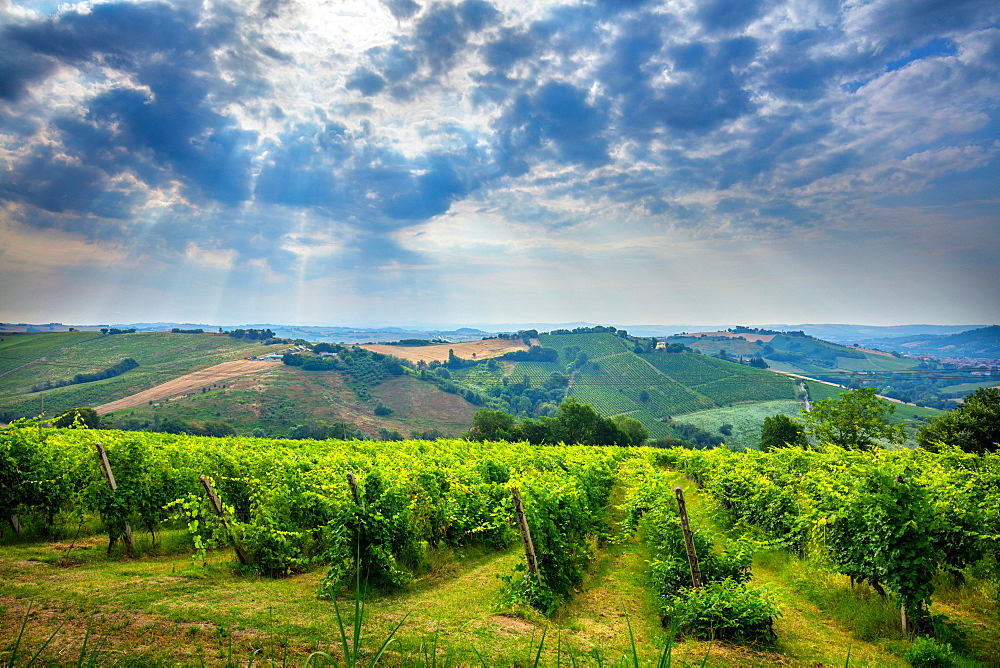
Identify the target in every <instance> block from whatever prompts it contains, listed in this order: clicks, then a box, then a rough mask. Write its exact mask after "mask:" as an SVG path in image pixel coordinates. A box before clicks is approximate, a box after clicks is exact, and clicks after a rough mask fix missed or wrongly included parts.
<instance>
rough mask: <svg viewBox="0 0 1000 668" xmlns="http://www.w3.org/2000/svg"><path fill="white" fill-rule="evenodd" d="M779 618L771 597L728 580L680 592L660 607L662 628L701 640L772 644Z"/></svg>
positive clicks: (754, 588)
mask: <svg viewBox="0 0 1000 668" xmlns="http://www.w3.org/2000/svg"><path fill="white" fill-rule="evenodd" d="M780 616H781V611H780V610H779V608H778V605H777V603H776V601H775V597H774V594H772V593H770V592H768V591H767V590H766V589H764V588H757V587H747V586H746V585H744V584H742V583H740V582H737V581H735V580H732V579H729V578H727V579H724V580H717V581H715V582H709V583H708V584H706V585H705V586H704V587H698V588H694V587H690V588H687V589H683V590H681V591H679V592H678V593H676V594H673V595H672V596H670V598H669V599H668V600H667V603H666V604H665V605H664V606H663V617H664V621H663V623H664V625H665V626H670V625H672V624H676V625H677V628H678V630H679V631H680V632H681V633H683V634H689V635H692V636H694V637H695V638H701V639H704V640H735V641H744V642H752V641H759V640H774V639H775V638H776V637H777V636H776V635H775V633H774V618H775V617H780Z"/></svg>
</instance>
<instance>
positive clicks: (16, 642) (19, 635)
mask: <svg viewBox="0 0 1000 668" xmlns="http://www.w3.org/2000/svg"><path fill="white" fill-rule="evenodd" d="M34 604H35V602H34V601H28V609H27V610H25V611H24V620H23V621H22V622H21V630H20V631H18V632H17V639H16V640H14V644H13V646H12V647H11V649H10V661H9V662H8V663H7V665H8V666H13V665H14V664H15V663H17V651H18V649H20V647H21V638H22V637H23V636H24V629H25V628H27V626H28V615H30V614H31V606H33V605H34Z"/></svg>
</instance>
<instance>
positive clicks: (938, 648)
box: [903, 636, 955, 668]
mask: <svg viewBox="0 0 1000 668" xmlns="http://www.w3.org/2000/svg"><path fill="white" fill-rule="evenodd" d="M903 658H904V659H906V660H907V662H909V664H910V665H911V666H915V667H916V668H950V667H951V666H954V665H955V652H954V651H953V650H952V648H951V645H949V644H948V643H940V642H938V641H937V640H935V639H934V638H929V637H927V636H917V637H916V638H914V639H913V644H912V645H910V648H909V649H908V650H906V654H904V655H903Z"/></svg>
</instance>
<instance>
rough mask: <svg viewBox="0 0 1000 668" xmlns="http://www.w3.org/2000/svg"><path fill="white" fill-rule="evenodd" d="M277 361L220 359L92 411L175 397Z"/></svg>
mask: <svg viewBox="0 0 1000 668" xmlns="http://www.w3.org/2000/svg"><path fill="white" fill-rule="evenodd" d="M278 364H279V363H277V362H272V361H266V360H235V361H232V362H223V363H222V364H216V365H215V366H210V367H208V368H207V369H202V370H201V371H195V372H194V373H189V374H187V375H186V376H181V377H180V378H174V379H173V380H168V381H167V382H165V383H163V384H162V385H157V386H156V387H151V388H149V389H148V390H143V391H142V392H139V393H137V394H133V395H131V396H128V397H125V398H124V399H118V400H117V401H112V402H110V403H107V404H103V405H101V406H98V407H97V408H95V409H94V410H96V411H97V414H98V415H104V414H106V413H110V412H111V411H117V410H121V409H123V408H133V407H134V406H139V405H140V404H145V403H148V402H150V401H158V400H160V399H167V398H169V397H175V396H177V395H180V394H188V393H190V392H196V391H198V390H200V389H201V388H203V387H208V386H209V385H212V384H213V383H218V382H219V381H223V380H229V379H230V378H236V377H238V376H245V375H247V374H249V373H253V372H255V371H260V370H261V369H268V368H275V367H276V366H277V365H278Z"/></svg>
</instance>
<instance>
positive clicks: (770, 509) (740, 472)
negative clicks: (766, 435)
mask: <svg viewBox="0 0 1000 668" xmlns="http://www.w3.org/2000/svg"><path fill="white" fill-rule="evenodd" d="M661 459H662V460H663V461H664V462H669V463H673V464H674V465H676V466H677V467H678V468H680V469H681V470H683V471H684V472H685V473H687V474H688V475H689V476H692V477H693V478H694V479H695V480H696V481H697V482H698V484H700V485H702V486H704V487H705V489H706V490H708V491H709V492H710V493H712V495H713V496H715V497H716V498H717V499H718V500H719V502H720V503H721V505H722V506H723V507H724V508H726V509H727V510H728V511H729V512H730V513H731V515H732V517H733V519H734V521H736V522H737V523H738V524H741V525H745V526H747V527H748V528H751V529H753V530H755V531H757V532H759V534H760V535H761V537H762V538H763V539H765V540H769V541H774V542H776V543H781V544H784V545H786V546H788V547H793V548H797V549H800V550H808V551H811V552H813V553H815V554H817V555H822V556H823V557H824V558H825V559H827V560H828V561H829V562H830V564H831V565H832V566H833V568H834V569H835V570H837V571H838V572H840V573H843V574H845V575H849V576H851V577H852V578H854V579H855V580H860V581H864V582H868V583H870V584H871V585H872V586H873V587H874V588H875V589H876V590H877V591H879V592H881V593H885V594H892V595H895V596H896V597H898V599H899V601H900V603H901V604H902V605H903V606H904V607H905V608H906V612H907V615H908V618H909V619H910V620H911V621H912V622H913V623H914V624H915V625H916V627H917V628H918V629H928V628H929V627H930V624H931V620H930V616H929V613H928V606H929V604H930V599H931V595H932V594H933V578H934V576H935V574H937V573H938V572H939V571H940V570H942V569H946V570H948V571H955V570H958V569H963V568H966V567H969V566H972V565H974V564H977V563H979V562H980V561H981V560H983V559H984V558H985V557H987V555H988V554H989V553H990V552H991V550H992V549H993V548H994V546H995V544H996V541H997V534H996V530H995V528H994V527H995V526H996V523H997V522H998V520H1000V501H998V498H997V495H996V492H995V490H993V491H990V486H991V485H993V484H995V483H996V481H997V480H998V479H1000V476H998V473H1000V457H997V456H996V455H993V454H990V455H986V456H985V457H977V456H976V455H969V454H964V453H961V452H960V451H958V450H957V449H954V448H953V449H949V450H947V451H945V452H942V453H940V454H934V453H930V452H928V451H926V450H899V451H892V452H889V451H876V452H874V453H871V452H863V451H862V452H857V451H848V450H843V449H841V448H836V447H834V446H831V447H829V448H828V450H827V452H824V453H821V452H810V451H807V450H803V449H800V448H783V449H779V450H774V451H772V452H770V453H759V452H753V451H748V452H746V453H744V454H737V453H733V452H730V451H727V450H722V449H719V450H713V451H686V450H683V451H682V450H671V451H667V452H664V453H663V454H662V455H661Z"/></svg>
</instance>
